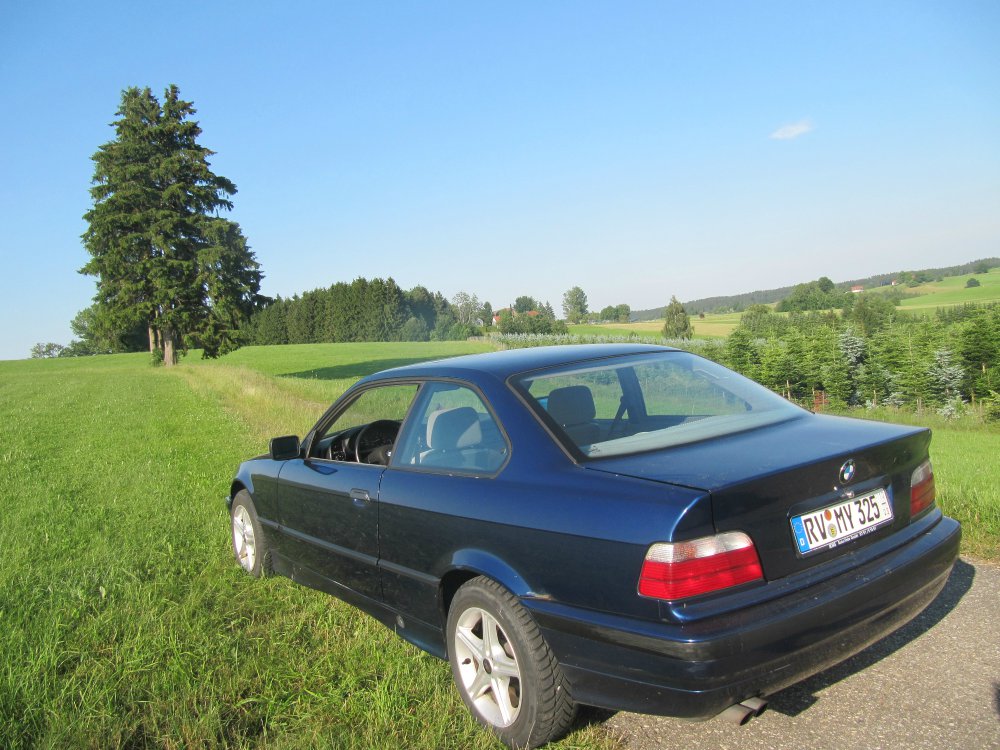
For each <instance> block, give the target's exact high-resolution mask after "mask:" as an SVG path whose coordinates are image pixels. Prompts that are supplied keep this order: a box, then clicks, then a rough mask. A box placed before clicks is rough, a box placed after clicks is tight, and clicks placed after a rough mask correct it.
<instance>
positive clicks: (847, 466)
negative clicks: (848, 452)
mask: <svg viewBox="0 0 1000 750" xmlns="http://www.w3.org/2000/svg"><path fill="white" fill-rule="evenodd" d="M855 471H856V467H855V466H854V459H853V458H851V459H849V460H847V461H845V462H844V465H843V466H841V467H840V481H841V483H842V484H848V483H850V481H851V480H852V479H854V472H855Z"/></svg>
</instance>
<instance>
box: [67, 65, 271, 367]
mask: <svg viewBox="0 0 1000 750" xmlns="http://www.w3.org/2000/svg"><path fill="white" fill-rule="evenodd" d="M194 114H195V109H194V106H193V105H192V103H191V102H187V101H184V100H182V99H181V98H180V90H179V89H178V88H177V86H173V85H172V86H170V87H169V88H168V89H167V90H166V91H165V92H164V97H163V102H162V104H161V103H160V101H159V100H158V99H157V98H156V97H155V96H154V95H153V94H152V93H151V91H150V89H149V88H145V89H141V90H140V89H139V88H136V87H132V88H129V89H126V90H125V91H123V92H122V99H121V106H120V107H119V109H118V111H117V112H116V115H117V117H118V119H117V120H115V121H114V122H113V123H112V126H113V127H114V128H115V138H114V140H112V141H109V142H108V143H105V144H104V145H103V146H101V147H100V148H99V149H98V150H97V152H96V153H95V154H94V155H93V157H91V158H92V159H93V161H94V164H95V167H94V178H93V187H91V189H90V194H91V197H92V198H93V201H94V207H93V208H92V209H91V210H90V211H88V212H87V213H86V214H85V215H84V219H86V221H87V223H88V225H89V226H88V228H87V231H86V232H84V234H83V243H84V246H85V247H86V249H87V251H88V252H89V253H90V255H91V258H90V260H89V261H88V262H87V264H86V265H85V266H84V267H83V268H82V269H80V272H81V273H84V274H88V275H91V276H96V277H97V295H96V296H95V298H94V301H95V303H96V306H95V310H96V314H97V315H98V316H99V318H100V320H101V323H102V325H103V326H104V327H105V328H108V329H111V330H121V331H126V330H128V329H130V328H132V327H134V326H136V325H142V326H144V327H145V328H146V329H147V331H148V335H149V350H150V351H151V352H156V351H158V352H160V353H161V354H162V357H163V361H164V363H165V364H167V365H171V364H173V363H174V362H176V357H177V351H178V349H179V348H186V347H187V346H190V345H195V346H201V347H203V348H204V350H205V356H208V357H215V356H219V355H220V354H224V353H226V352H227V351H231V350H232V349H235V348H237V347H238V346H239V345H240V343H241V339H242V335H241V333H240V328H241V327H242V326H243V325H244V323H245V322H246V320H247V319H248V317H249V315H250V313H251V312H252V311H253V310H254V309H256V308H257V307H259V306H260V305H261V303H263V302H264V301H265V298H263V297H261V296H260V294H259V292H260V280H261V273H260V270H259V269H260V266H259V265H258V263H257V261H256V259H255V257H254V254H253V252H251V250H250V249H249V247H248V246H247V243H246V239H245V238H244V237H243V233H242V231H241V230H240V227H239V225H238V224H237V223H235V222H233V221H229V220H228V219H224V218H221V217H220V216H219V215H218V214H219V211H220V210H223V209H225V210H231V209H232V207H233V204H232V202H231V201H230V200H229V198H230V196H232V195H234V194H235V193H236V186H235V185H234V184H233V183H232V182H230V181H229V180H227V179H226V178H225V177H221V176H219V175H216V174H215V173H214V172H212V169H211V167H210V165H209V162H208V158H209V157H210V156H212V155H213V153H214V152H213V151H210V150H208V149H207V148H205V147H204V146H201V145H199V144H198V137H199V136H200V135H201V128H200V127H199V126H198V123H197V122H195V121H194V120H192V119H190V118H191V116H192V115H194Z"/></svg>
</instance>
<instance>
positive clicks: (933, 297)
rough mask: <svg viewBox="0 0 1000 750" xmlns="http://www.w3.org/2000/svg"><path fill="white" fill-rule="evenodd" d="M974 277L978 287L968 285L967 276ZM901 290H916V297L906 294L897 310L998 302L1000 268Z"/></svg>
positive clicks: (999, 296)
mask: <svg viewBox="0 0 1000 750" xmlns="http://www.w3.org/2000/svg"><path fill="white" fill-rule="evenodd" d="M971 278H975V279H976V280H977V281H978V282H979V286H977V287H971V288H967V287H966V286H965V285H966V283H967V282H968V281H969V279H971ZM904 291H909V292H917V293H919V294H920V296H919V297H909V298H908V299H904V300H903V301H902V302H901V303H900V304H899V309H900V310H908V311H912V312H931V311H933V310H935V309H936V308H938V307H951V306H953V305H965V304H969V303H975V304H984V303H987V302H1000V267H997V268H991V269H990V272H989V273H985V274H983V273H981V274H965V275H964V276H948V277H947V278H944V279H942V280H941V281H937V282H930V283H927V284H921V285H919V286H917V287H914V288H913V289H905V290H904Z"/></svg>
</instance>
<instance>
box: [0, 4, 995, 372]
mask: <svg viewBox="0 0 1000 750" xmlns="http://www.w3.org/2000/svg"><path fill="white" fill-rule="evenodd" d="M998 39H1000V4H998V3H996V2H995V1H994V0H988V1H986V2H973V1H963V0H954V1H950V2H919V1H913V2H901V3H893V2H878V3H871V2H858V3H851V2H840V3H824V4H821V3H803V2H794V3H793V2H788V3H785V2H759V3H758V2H754V3H746V2H699V3H694V2H686V3H681V2H670V1H668V0H663V1H662V2H649V3H645V2H635V3H589V2H545V3H527V2H523V3H520V2H515V3H489V4H487V3H460V2H455V3H442V2H426V3H423V2H421V3H418V2H355V3H343V2H327V3H315V4H312V3H294V2H291V3H283V4H278V3H254V2H238V3H236V2H233V3H225V2H212V3H204V2H201V3H188V2H183V1H180V0H178V1H177V2H172V3H156V4H152V3H150V4H146V3H102V2H87V3H51V2H45V1H44V0H39V1H38V2H32V3H14V2H5V3H3V4H2V5H0V112H2V113H3V116H2V117H0V143H2V144H3V145H2V147H0V174H2V176H3V179H2V180H0V221H2V231H0V262H2V273H0V320H2V321H3V323H4V325H3V329H2V331H0V358H2V359H10V358H22V357H27V356H28V353H29V350H30V347H31V345H32V344H33V343H35V342H38V341H55V342H61V343H68V341H69V340H70V338H71V335H70V331H69V325H68V324H69V321H70V320H71V319H72V317H73V316H74V315H75V314H76V312H77V311H78V310H80V309H82V308H84V307H86V306H87V305H88V304H90V301H91V297H92V295H93V291H94V280H93V279H92V278H90V277H85V276H81V275H79V274H78V273H76V270H77V269H78V268H79V267H81V266H82V265H83V264H84V263H85V262H86V254H85V251H84V250H83V247H82V245H81V243H80V239H79V237H80V234H81V233H82V232H83V231H84V229H85V224H84V222H83V219H82V215H83V214H84V213H85V212H86V211H87V210H88V208H89V207H90V198H89V195H88V192H87V190H88V187H89V185H90V178H91V176H92V173H93V164H92V162H91V161H90V156H91V155H92V154H93V153H94V151H96V149H97V147H98V146H99V145H101V144H102V143H104V142H106V141H107V140H109V139H110V138H111V137H112V136H113V132H112V129H111V128H110V127H108V123H110V122H111V121H112V119H113V118H114V112H115V110H116V109H117V105H118V102H119V99H120V93H121V90H122V89H123V88H125V87H128V86H131V85H137V86H150V87H152V88H153V89H154V91H156V92H157V93H158V94H162V90H163V89H164V88H165V87H166V86H167V85H168V84H170V83H176V84H178V85H179V86H180V89H181V93H182V95H183V97H184V98H186V99H189V100H191V101H193V102H194V104H195V106H196V108H197V109H198V115H197V119H198V121H199V122H200V123H201V126H202V129H203V131H204V132H203V135H202V139H201V142H202V144H203V145H205V146H207V147H208V148H210V149H212V150H214V151H216V152H217V154H216V156H215V157H213V159H212V164H213V168H214V169H215V171H216V172H217V173H219V174H222V175H224V176H226V177H228V178H229V179H231V180H232V181H234V182H235V183H236V184H237V186H238V188H239V193H238V194H237V195H236V196H235V204H236V208H235V211H234V212H233V213H232V218H234V219H235V220H237V221H239V222H240V224H241V225H242V227H243V230H244V233H245V234H246V236H247V238H248V240H249V242H250V244H251V246H252V248H253V249H254V251H255V252H256V254H257V257H258V260H259V261H260V262H261V264H262V266H263V271H264V274H265V279H264V284H263V292H264V293H265V294H269V295H272V296H273V295H276V294H281V295H283V296H289V295H291V294H293V293H297V292H302V291H305V290H307V289H313V288H316V287H319V286H329V285H330V284H332V283H334V282H337V281H350V280H351V279H354V278H356V277H357V276H367V277H373V276H392V277H393V278H395V279H396V281H397V282H398V283H399V284H400V285H401V286H403V287H405V288H410V287H412V286H414V285H416V284H423V285H425V286H427V287H429V288H430V289H432V290H438V291H441V292H442V293H444V294H445V295H446V296H448V297H451V296H453V295H454V294H455V293H457V292H459V291H467V292H470V293H474V294H477V295H478V296H479V298H480V299H482V300H489V301H490V302H492V304H493V305H494V307H501V306H504V305H506V304H508V303H509V302H510V301H512V300H513V299H514V298H515V297H517V296H519V295H522V294H527V295H531V296H533V297H536V298H538V299H541V300H548V301H550V302H551V303H552V305H553V306H554V307H555V308H556V309H557V310H559V309H560V304H561V300H562V294H563V292H564V291H565V290H566V289H568V288H570V287H571V286H574V285H579V286H581V287H582V288H583V289H584V291H586V293H587V295H588V298H589V302H590V307H591V308H592V309H595V308H596V309H600V308H601V307H603V306H605V305H608V304H618V303H621V302H627V303H628V304H630V305H631V306H632V307H633V309H642V308H649V307H655V306H658V305H662V304H664V303H666V302H667V301H668V300H669V299H670V296H671V295H677V297H679V298H680V299H682V300H687V299H695V298H698V297H703V296H709V295H716V294H733V293H739V292H744V291H750V290H753V289H761V288H768V287H773V286H779V285H784V284H789V283H795V282H799V281H805V280H809V279H813V278H817V277H819V276H821V275H826V276H829V277H831V278H833V279H834V280H844V279H848V278H856V277H861V276H866V275H869V274H873V273H882V272H891V271H894V270H900V269H905V268H919V267H926V266H936V265H948V264H952V263H959V262H964V261H968V260H973V259H975V258H980V257H986V256H991V255H1000V43H998V41H997V40H998Z"/></svg>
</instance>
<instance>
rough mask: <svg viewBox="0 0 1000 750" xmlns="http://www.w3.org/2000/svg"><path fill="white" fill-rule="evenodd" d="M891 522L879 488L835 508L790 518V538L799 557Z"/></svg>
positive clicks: (885, 502)
mask: <svg viewBox="0 0 1000 750" xmlns="http://www.w3.org/2000/svg"><path fill="white" fill-rule="evenodd" d="M890 521H892V503H890V502H889V496H888V495H887V494H886V492H885V490H884V489H882V488H881V487H879V488H878V489H877V490H874V491H872V492H869V493H867V494H864V495H860V496H858V497H853V498H851V499H850V500H845V501H843V502H841V503H837V504H836V505H830V506H827V507H826V508H821V509H820V510H817V511H813V512H812V513H803V514H802V515H801V516H795V517H793V518H792V535H793V536H794V537H795V545H796V546H797V547H798V550H799V554H800V555H811V554H813V553H814V552H822V551H823V550H828V549H833V548H834V547H839V546H840V545H842V544H847V543H848V542H853V541H854V540H855V539H858V538H859V537H862V536H864V535H865V534H870V533H871V532H872V531H874V530H875V529H877V528H878V527H880V526H882V525H884V524H887V523H889V522H890Z"/></svg>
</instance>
